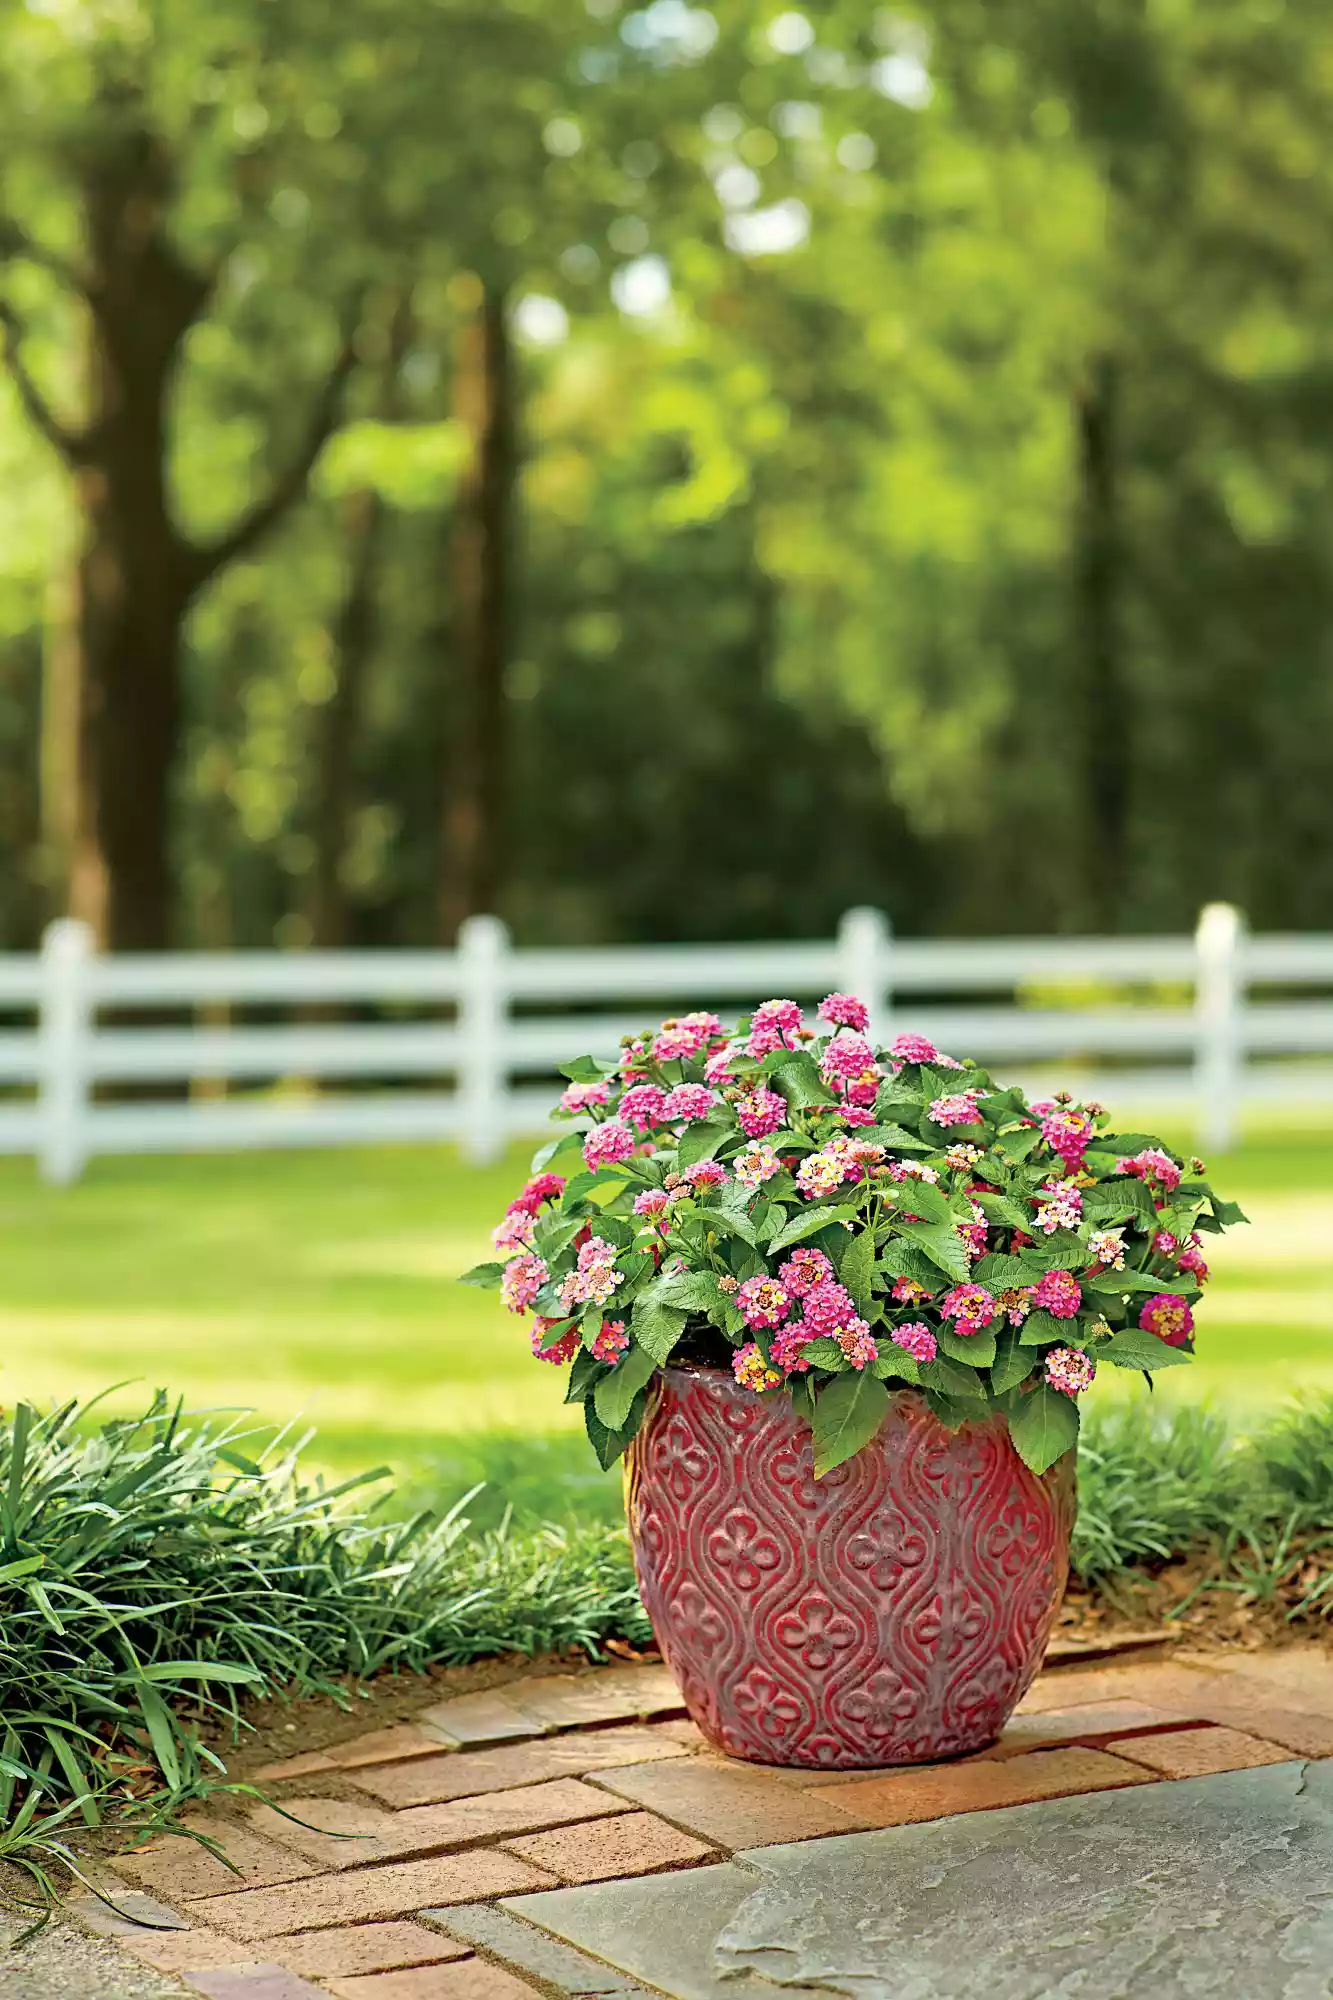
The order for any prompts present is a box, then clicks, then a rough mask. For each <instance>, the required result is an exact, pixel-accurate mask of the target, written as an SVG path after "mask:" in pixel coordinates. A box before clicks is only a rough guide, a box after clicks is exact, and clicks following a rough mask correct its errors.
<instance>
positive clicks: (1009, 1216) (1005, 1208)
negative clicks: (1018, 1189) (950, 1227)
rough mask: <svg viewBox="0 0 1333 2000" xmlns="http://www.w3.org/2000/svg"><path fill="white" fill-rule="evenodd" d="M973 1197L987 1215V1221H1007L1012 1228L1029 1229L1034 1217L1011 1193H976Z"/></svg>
mask: <svg viewBox="0 0 1333 2000" xmlns="http://www.w3.org/2000/svg"><path fill="white" fill-rule="evenodd" d="M972 1199H973V1200H974V1201H975V1202H976V1204H977V1207H978V1208H979V1209H980V1210H981V1212H982V1214H983V1215H984V1216H985V1218H986V1220H987V1222H1007V1223H1008V1224H1009V1225H1010V1227H1011V1228H1014V1229H1027V1228H1028V1227H1029V1226H1030V1224H1031V1221H1032V1217H1031V1216H1030V1215H1029V1214H1028V1211H1027V1210H1026V1209H1025V1208H1021V1207H1020V1206H1019V1204H1018V1203H1017V1202H1016V1201H1015V1200H1014V1199H1013V1197H1012V1196H1011V1195H1007V1194H976V1195H973V1197H972Z"/></svg>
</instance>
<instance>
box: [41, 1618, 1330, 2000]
mask: <svg viewBox="0 0 1333 2000" xmlns="http://www.w3.org/2000/svg"><path fill="white" fill-rule="evenodd" d="M1330 1756H1333V1655H1330V1653H1329V1652H1327V1651H1326V1650H1324V1649H1323V1648H1321V1647H1317V1646H1307V1647H1301V1648H1290V1649H1284V1650H1280V1651H1272V1652H1266V1653H1237V1654H1230V1653H1228V1654H1189V1653H1184V1652H1180V1651H1177V1652H1174V1653H1171V1652H1169V1651H1167V1650H1166V1649H1164V1648H1161V1647H1158V1648H1156V1649H1154V1650H1151V1651H1146V1650H1145V1651H1142V1652H1138V1653H1134V1654H1131V1655H1128V1656H1123V1657H1121V1656H1118V1657H1114V1658H1108V1659H1101V1660H1098V1661H1095V1662H1089V1661H1087V1660H1086V1659H1081V1660H1080V1659H1077V1658H1076V1659H1073V1660H1071V1661H1068V1662H1067V1663H1061V1664H1052V1663H1051V1662H1049V1661H1048V1664H1047V1667H1046V1669H1045V1671H1044V1672H1043V1673H1042V1675H1041V1676H1040V1678H1039V1679H1038V1681H1037V1683H1036V1685H1035V1686H1034V1687H1033V1689H1032V1691H1031V1692H1030V1694H1029V1695H1028V1696H1027V1697H1026V1699H1025V1700H1024V1702H1023V1704H1022V1707H1021V1709H1020V1711H1019V1713H1018V1714H1017V1715H1016V1716H1015V1718H1014V1721H1013V1723H1012V1725H1011V1727H1010V1728H1009V1729H1008V1730H1007V1731H1006V1733H1005V1735H1004V1737H1003V1739H1002V1740H1001V1741H1000V1742H999V1743H998V1744H996V1745H995V1746H994V1748H992V1749H991V1750H989V1751H986V1752H985V1753H983V1754H982V1755H980V1756H977V1757H971V1758H967V1759H964V1760H962V1761H960V1762H957V1763H951V1764H939V1765H932V1766H924V1767H917V1768H914V1769H910V1770H896V1771H890V1772H883V1773H866V1772H854V1773H846V1774H836V1773H828V1772H824V1773H821V1772H817V1771H799V1772H798V1771H778V1770H769V1769H765V1768H761V1767H759V1766H756V1765H749V1764H739V1763H735V1762H732V1761H731V1760H729V1759H727V1758H724V1757H721V1756H718V1755H716V1754H715V1753H713V1752H711V1751H710V1750H708V1748H707V1747H706V1746H705V1744H704V1743H703V1741H702V1739H701V1738H700V1737H699V1735H698V1733H697V1732H696V1731H695V1729H694V1728H693V1726H692V1725H691V1724H690V1723H689V1722H688V1721H687V1720H686V1719H685V1717H684V1713H683V1710H682V1708H681V1706H680V1701H679V1697H678V1695H677V1693H676V1690H675V1688H674V1686H673V1684H672V1682H671V1680H670V1677H669V1676H668V1675H667V1673H666V1671H665V1669H664V1668H662V1667H659V1666H616V1667H607V1668H599V1669H590V1670H588V1671H585V1672H580V1673H577V1674H574V1673H570V1674H555V1675H552V1674H541V1675H536V1674H534V1675H529V1676H527V1677H526V1678H522V1679H518V1680H515V1681H513V1682H511V1683H510V1684H508V1685H506V1686H504V1687H503V1688H500V1689H497V1690H494V1691H492V1692H488V1693H483V1694H468V1695H461V1696H458V1697H455V1698H454V1699H452V1700H449V1701H445V1702H441V1703H440V1704H438V1705H437V1706H436V1707H434V1708H431V1709H427V1710H426V1711H425V1712H424V1713H423V1714H422V1715H421V1716H420V1717H419V1718H418V1720H417V1721H416V1722H414V1723H411V1724H404V1725H399V1726H397V1727H395V1728H392V1729H386V1730H381V1731H378V1732H376V1733H375V1734H374V1735H370V1736H362V1737H359V1738H356V1739H355V1740H353V1741H352V1742H350V1743H346V1744H343V1745H341V1746H340V1747H338V1748H337V1749H335V1750H331V1751H327V1752H321V1753H318V1754H315V1755H311V1756H306V1757H297V1758H294V1759H292V1760H290V1761H289V1762H287V1763H285V1764H277V1765H271V1766H269V1767H268V1768H267V1769H266V1770H265V1771H261V1772H259V1773H257V1774H256V1777H257V1780H258V1781H259V1782H261V1783H262V1784H264V1785H265V1787H266V1789H267V1790H268V1791H269V1793H270V1795H271V1796H272V1797H273V1799H274V1800H275V1802H276V1806H261V1805H256V1806H254V1807H253V1808H252V1809H251V1810H250V1811H249V1813H248V1815H247V1816H246V1817H245V1818H244V1819H239V1820H232V1819H228V1820H225V1821H224V1820H222V1819H220V1818H216V1817H214V1818H200V1819H199V1820H197V1821H196V1824H197V1825H198V1826H199V1827H200V1828H201V1829H202V1830H205V1831H207V1832H210V1833H213V1834H216V1835H217V1836H218V1837H219V1838H220V1839H222V1840H223V1841H224V1842H225V1845H226V1847H227V1851H228V1853H229V1854H230V1856H231V1858H232V1861H233V1862H234V1863H235V1865H236V1867H237V1868H238V1869H239V1870H240V1875H239V1878H238V1876H237V1875H235V1874H233V1873H231V1872H230V1871H229V1870H228V1869H226V1868H225V1867H224V1866H223V1865H222V1864H221V1863H220V1862H218V1861H216V1860H215V1859H214V1858H213V1857H212V1856H211V1855H210V1854H209V1853H208V1852H207V1851H206V1850H205V1849H204V1848H202V1847H201V1846H199V1845H198V1844H197V1843H195V1842H193V1841H189V1840H184V1839H180V1838H170V1839H165V1840H162V1841H159V1842H158V1843H156V1844H155V1845H154V1846H153V1847H151V1848H143V1849H140V1850H139V1851H138V1852H136V1853H135V1854H133V1855H125V1856H122V1857H121V1858H120V1859H119V1860H118V1861H117V1862H116V1863H115V1868H116V1873H117V1875H118V1877H119V1879H120V1880H121V1881H122V1882H123V1883H124V1884H125V1888H124V1891H123V1892H121V1891H116V1892H115V1893H116V1900H117V1902H118V1903H119V1905H120V1907H121V1908H122V1909H123V1910H124V1911H125V1912H126V1913H127V1917H140V1918H143V1919H145V1920H146V1921H147V1922H149V1923H153V1924H156V1925H159V1926H162V1925H165V1926H169V1928H166V1929H161V1928H159V1929H152V1930H150V1929H145V1928H141V1927H140V1926H139V1925H137V1924H136V1923H134V1922H131V1921H126V1920H125V1919H120V1918H115V1917H113V1916H111V1914H110V1913H109V1912H108V1911H107V1910H106V1909H105V1907H104V1906H103V1905H101V1904H99V1903H98V1902H97V1901H96V1900H95V1899H93V1898H87V1897H85V1898H82V1899H80V1900H78V1901H76V1902H75V1903H73V1904H72V1905H71V1906H70V1909H71V1912H72V1913H73V1914H74V1915H75V1916H76V1917H77V1918H78V1919H79V1920H80V1921H82V1922H83V1923H85V1924H86V1925H87V1926H88V1928H90V1929H92V1930H96V1931H99V1932H102V1933H103V1934H106V1935H111V1936H114V1937H116V1938H117V1940H118V1942H119V1943H120V1944H121V1945H122V1946H123V1947H124V1949H126V1950H127V1951H129V1952H130V1953H132V1954H133V1956H134V1957H135V1958H137V1959H138V1960H139V1961H141V1963H143V1964H144V1965H146V1966H151V1967H155V1968H158V1969H159V1970H161V1971H163V1972H165V1973H170V1974H173V1975H175V1976H177V1977H178V1978H179V1979H181V1980H183V1981H184V1983H185V1986H186V1987H187V1988H188V1989H190V1990H193V1991H195V1992H198V1993H202V1994H206V1995H210V1996H212V2000H319V1996H320V1995H327V1994H334V1995H337V1996H340V2000H532V1995H533V1994H534V1993H545V1994H547V1995H550V1994H560V1993H566V1994H580V1995H587V1994H597V1995H611V1994H617V1995H622V1996H623V1995H626V1994H628V1993H630V1992H631V1991H633V1988H632V1982H630V1981H628V1980H626V1979H625V1978H624V1977H623V1976H622V1975H620V1974H617V1973H615V1972H614V1971H612V1970H610V1969H609V1968H608V1967H606V1966H605V1965H599V1964H595V1963H594V1962H593V1961H592V1960H591V1959H589V1958H585V1957H583V1956H582V1955H581V1954H580V1953H578V1952H575V1951H573V1950H571V1949H570V1948H569V1947H568V1946H566V1945H563V1944H560V1943H557V1942H556V1941H554V1940H553V1939H552V1938H551V1937H550V1936H548V1935H547V1934H546V1933H544V1932H541V1931H538V1930H536V1929H534V1928H533V1927H532V1926H531V1925H530V1924H527V1923H525V1922H523V1921H522V1920H521V1919H520V1918H518V1917H516V1916H514V1915H512V1914H511V1913H510V1912H509V1911H508V1910H507V1909H506V1908H505V1907H504V1906H503V1903H502V1902H501V1900H500V1899H503V1898H506V1897H509V1896H513V1895H518V1894H523V1893H525V1892H528V1891H532V1890H537V1889H550V1888H559V1887H563V1886H565V1885H568V1884H571V1883H573V1884H579V1883H588V1882H602V1881H610V1880H613V1879H622V1878H626V1877H631V1876H643V1875H648V1874H655V1873H660V1872H662V1871H664V1870H676V1869H684V1868H693V1869H707V1868H708V1867H709V1866H710V1864H716V1863H718V1862H722V1861H725V1860H727V1859H728V1858H729V1857H730V1855H731V1854H732V1853H733V1852H735V1851H736V1850H739V1849H752V1848H755V1847H764V1846H769V1845H775V1844H777V1843H781V1842H790V1841H799V1840H817V1839H819V1838H820V1837H821V1836H824V1835H829V1834H835V1833H848V1832H852V1831H855V1830H858V1829H866V1828H875V1827H892V1826H902V1825H907V1824H909V1823H919V1822H921V1821H925V1820H933V1819H941V1818H944V1817H946V1816H948V1815H952V1814H957V1813H967V1812H976V1811H981V1810H986V1809H994V1808H997V1807H998V1808H1002V1807H1007V1806H1014V1805H1020V1804H1024V1803H1027V1802H1029V1801H1033V1800H1039V1799H1052V1798H1060V1797H1067V1796H1069V1795H1071V1794H1075V1793H1084V1792H1096V1791H1107V1790H1112V1789H1115V1788H1118V1787H1124V1786H1143V1785H1155V1784H1163V1783H1168V1782H1170V1781H1172V1780H1175V1779H1179V1778H1186V1777H1198V1776H1203V1775H1207V1774H1210V1773H1214V1772H1222V1771H1236V1770H1243V1769H1248V1768H1251V1767H1253V1766H1257V1765H1263V1764H1273V1763H1280V1762H1286V1761H1288V1760H1289V1759H1291V1758H1292V1757H1303V1758H1322V1757H1330ZM277 1806H280V1808H281V1810H278V1809H276V1807H277ZM288 1815H291V1817H288ZM298 1820H299V1821H302V1822H304V1824H297V1823H296V1822H297V1821H298Z"/></svg>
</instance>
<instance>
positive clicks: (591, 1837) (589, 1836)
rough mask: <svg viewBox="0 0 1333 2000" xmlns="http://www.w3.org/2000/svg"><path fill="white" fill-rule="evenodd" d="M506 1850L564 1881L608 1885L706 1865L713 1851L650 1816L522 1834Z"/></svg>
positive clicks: (628, 1816) (627, 1816) (629, 1816)
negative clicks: (625, 1878) (615, 1880)
mask: <svg viewBox="0 0 1333 2000" xmlns="http://www.w3.org/2000/svg"><path fill="white" fill-rule="evenodd" d="M505 1850H506V1852H507V1853H509V1854H517V1855H518V1856H519V1858H520V1860H523V1861H531V1862H532V1864H533V1866H534V1867H537V1868H546V1869H549V1870H550V1872H551V1874H552V1875H559V1876H560V1877H561V1879H562V1880H563V1881H565V1882H606V1881H610V1880H612V1879H613V1878H619V1877H620V1876H624V1875H652V1874H655V1873H656V1871H657V1870H658V1869H659V1868H685V1867H688V1866H689V1865H690V1864H691V1863H692V1862H695V1861H706V1860H708V1859H709V1858H710V1857H711V1856H712V1854H713V1849H712V1848H711V1847H708V1846H706V1845H705V1844H704V1842H703V1841H702V1840H695V1839H694V1838H693V1837H692V1836H691V1835H690V1834H688V1833H681V1832H680V1831H679V1829H678V1828H676V1827H674V1826H668V1825H667V1823H666V1821H665V1820H664V1819H657V1818H655V1817H654V1816H653V1814H652V1813H646V1812H637V1813H626V1814H625V1816H624V1817H623V1818H622V1819H615V1820H596V1821H594V1822H593V1823H592V1824H591V1825H590V1826H564V1827H556V1828H555V1829H553V1831H551V1832H550V1833H530V1834H525V1835H523V1836H522V1837H521V1838H519V1839H518V1840H507V1841H506V1842H505Z"/></svg>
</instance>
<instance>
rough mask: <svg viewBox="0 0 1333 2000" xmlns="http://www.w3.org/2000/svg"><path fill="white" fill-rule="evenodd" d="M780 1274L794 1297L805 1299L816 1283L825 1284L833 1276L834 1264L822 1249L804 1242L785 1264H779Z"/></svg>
mask: <svg viewBox="0 0 1333 2000" xmlns="http://www.w3.org/2000/svg"><path fill="white" fill-rule="evenodd" d="M778 1276H779V1278H781V1280H782V1282H783V1284H784V1285H785V1286H786V1287H787V1290H788V1291H789V1292H790V1293H791V1295H792V1297H793V1298H794V1299H803V1298H805V1297H807V1296H808V1294H809V1293H811V1292H812V1291H813V1290H814V1289H815V1286H816V1285H824V1284H827V1283H828V1282H829V1280H830V1279H831V1278H832V1276H833V1266H832V1264H830V1262H829V1260H828V1258H827V1257H826V1256H825V1255H824V1252H823V1251H822V1250H815V1249H813V1248H812V1247H811V1245H809V1244H808V1243H803V1244H802V1245H801V1247H800V1249H799V1250H793V1251H792V1253H791V1256H790V1257H789V1258H788V1259H787V1261H786V1263H785V1264H779V1266H778Z"/></svg>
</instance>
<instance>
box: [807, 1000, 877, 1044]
mask: <svg viewBox="0 0 1333 2000" xmlns="http://www.w3.org/2000/svg"><path fill="white" fill-rule="evenodd" d="M819 1018H820V1020H821V1021H827V1022H828V1023H829V1025H830V1026H831V1027H834V1028H854V1029H855V1030H856V1031H857V1033H858V1034H864V1032H865V1030H866V1029H867V1028H868V1027H869V1026H870V1009H869V1008H868V1007H867V1006H866V1003H865V1001H864V1000H858V999H857V998H856V995H855V994H854V993H830V994H829V995H828V997H827V999H824V1000H821V1001H820V1003H819Z"/></svg>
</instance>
